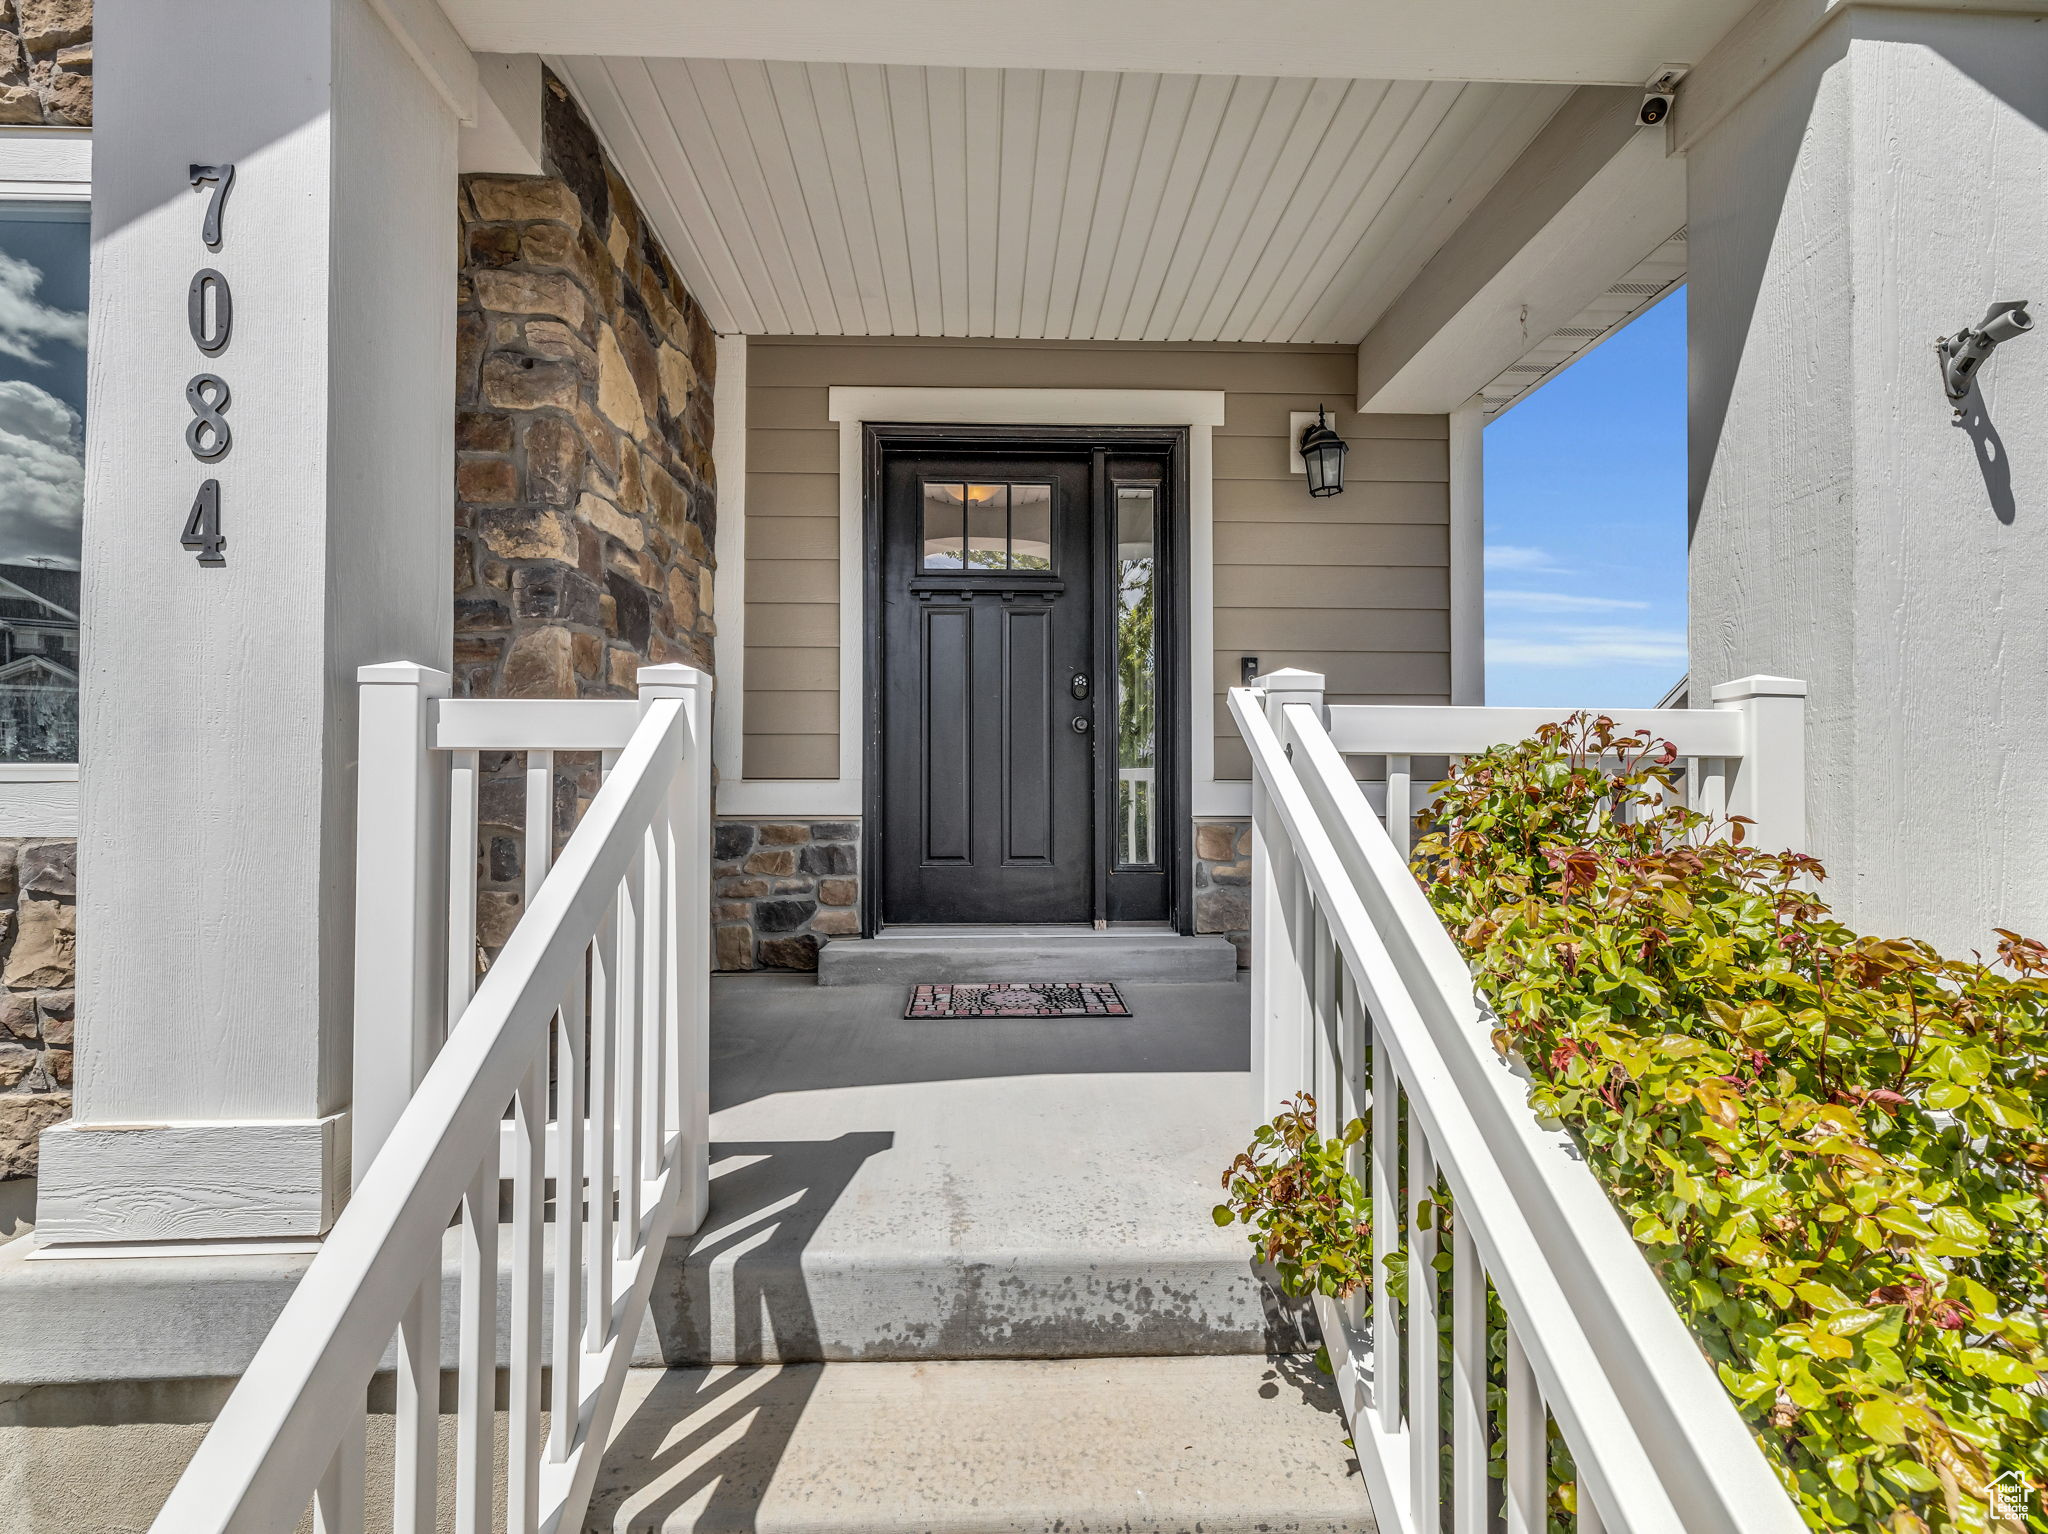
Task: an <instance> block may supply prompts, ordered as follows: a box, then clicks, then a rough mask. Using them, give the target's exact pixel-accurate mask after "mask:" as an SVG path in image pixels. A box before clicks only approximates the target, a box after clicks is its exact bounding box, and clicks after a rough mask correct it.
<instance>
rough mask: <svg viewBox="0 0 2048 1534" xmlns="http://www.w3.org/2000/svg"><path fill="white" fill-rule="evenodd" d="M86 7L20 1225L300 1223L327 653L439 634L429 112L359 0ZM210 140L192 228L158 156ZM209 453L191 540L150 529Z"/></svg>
mask: <svg viewBox="0 0 2048 1534" xmlns="http://www.w3.org/2000/svg"><path fill="white" fill-rule="evenodd" d="M97 22H98V27H97V37H96V48H97V76H98V80H99V83H100V86H101V87H102V90H101V97H102V103H101V109H100V115H99V121H98V123H97V125H96V127H95V130H94V131H95V139H96V143H97V147H98V149H99V151H100V153H99V156H98V159H99V166H98V175H97V179H96V184H95V187H94V207H93V264H92V284H93V312H92V340H91V348H90V354H89V368H90V371H89V388H90V397H91V419H92V422H93V426H92V432H91V435H90V436H89V438H88V439H87V460H86V514H85V543H84V568H85V612H84V624H85V628H84V654H85V667H84V673H83V677H82V682H81V687H82V694H83V703H82V713H83V720H84V740H83V744H82V749H81V757H82V765H81V784H80V806H81V821H82V828H81V845H80V865H81V868H80V877H79V885H80V890H81V894H80V907H79V929H80V932H81V934H82V940H81V945H80V954H79V1003H78V1004H79V1011H80V1016H81V1022H80V1024H79V1027H78V1035H77V1038H78V1043H77V1067H76V1078H77V1079H76V1092H77V1096H76V1110H77V1122H76V1124H75V1125H73V1126H71V1127H69V1128H66V1129H59V1130H53V1131H51V1132H49V1133H47V1134H45V1136H44V1137H43V1142H42V1144H43V1175H42V1179H41V1181H42V1187H41V1190H40V1209H39V1220H38V1228H39V1230H40V1231H41V1232H43V1233H44V1234H46V1235H53V1236H58V1237H61V1238H71V1239H78V1238H92V1237H104V1238H110V1239H118V1238H126V1237H140V1236H218V1235H273V1234H275V1235H291V1234H308V1233H310V1232H311V1231H314V1230H317V1229H318V1228H319V1227H320V1225H321V1224H322V1223H324V1221H325V1219H326V1218H328V1217H329V1216H330V1215H331V1212H332V1210H333V1208H334V1207H335V1205H336V1203H337V1201H338V1195H339V1193H340V1191H341V1190H342V1189H343V1188H345V1186H346V1181H347V1165H346V1157H345V1146H346V1135H345V1134H344V1133H342V1132H341V1126H340V1123H339V1120H338V1117H337V1116H338V1115H339V1114H340V1113H341V1112H342V1111H343V1110H344V1109H345V1108H346V1106H347V1097H348V1090H349V1069H348V1066H349V1048H348V1042H349V1041H348V1025H349V1016H350V976H351V948H350V942H349V921H350V913H351V910H352V902H351V898H350V892H351V887H352V878H353V856H354V792H355V790H354V759H355V696H356V689H355V673H356V668H357V667H358V666H360V665H362V664H365V663H368V662H375V661H384V660H392V659H400V658H402V659H409V660H418V661H423V662H427V663H429V664H439V665H443V666H445V665H446V664H447V657H448V652H449V647H450V643H451V626H452V616H451V610H450V600H449V596H448V592H449V587H450V566H451V560H452V555H451V528H452V495H453V490H452V480H453V445H452V440H451V434H450V426H449V411H450V401H451V400H452V398H453V389H454V302H453V294H454V287H455V270H456V228H455V220H454V206H455V203H454V198H455V138H456V123H455V117H454V114H453V112H452V110H451V109H450V106H449V104H448V102H447V101H446V100H445V99H444V96H443V95H442V94H441V93H440V92H438V91H437V90H436V88H435V87H434V86H433V85H432V84H431V83H430V81H429V80H428V78H427V77H426V75H425V74H423V73H422V71H421V70H420V68H419V67H418V65H417V64H416V63H415V61H414V59H413V57H412V56H411V55H410V54H409V53H408V52H407V50H406V49H405V47H403V46H402V45H401V43H400V41H399V39H398V38H397V37H396V36H395V35H394V34H393V32H392V31H391V29H390V28H389V26H387V24H386V23H385V22H384V21H383V20H381V19H380V18H379V16H378V14H377V13H376V12H375V11H373V10H372V9H371V7H370V5H369V4H368V3H367V0H322V3H318V4H294V5H288V6H280V5H276V4H273V3H270V0H180V3H179V4H178V5H175V6H164V5H160V4H158V3H156V0H102V3H101V5H100V7H99V12H98V17H97ZM223 161H232V162H233V163H234V164H235V167H236V174H235V180H234V184H233V188H232V190H231V191H230V192H229V194H228V195H227V197H226V199H225V202H224V216H223V221H222V239H221V242H220V247H219V249H218V250H209V249H208V248H207V246H206V245H205V244H204V243H202V238H201V219H202V216H203V213H204V209H205V205H206V201H207V198H206V195H205V194H204V193H202V192H198V191H195V190H193V188H192V187H191V186H190V185H189V184H188V179H187V172H188V167H189V166H190V165H191V164H193V163H195V162H199V163H208V164H211V163H217V162H223ZM203 267H212V268H214V269H216V270H218V271H219V272H221V273H222V274H223V276H224V277H225V278H226V279H227V281H228V282H229V284H231V286H232V290H233V295H234V324H233V331H232V335H231V336H230V338H229V340H228V343H227V345H226V347H225V348H224V349H223V350H222V351H221V352H220V353H219V354H218V355H217V356H211V357H209V356H207V355H205V354H204V353H202V352H201V351H200V349H199V348H198V347H197V346H196V345H195V344H194V341H193V338H192V337H191V335H190V334H188V332H187V321H186V289H187V284H188V282H189V281H190V280H191V278H192V275H193V273H194V272H196V271H198V270H199V269H200V268H203ZM199 373H214V374H217V375H218V376H220V377H221V378H222V379H224V380H226V382H227V383H228V384H229V386H230V387H231V389H232V391H233V393H232V400H231V403H230V404H229V406H228V408H227V411H226V418H227V420H228V421H229V423H230V424H231V426H232V428H233V445H232V447H231V448H230V450H229V451H228V452H227V454H226V455H225V456H224V457H222V458H221V459H219V460H218V461H217V462H216V463H212V464H207V463H202V462H199V461H197V460H195V458H194V456H193V454H192V453H191V451H189V450H188V446H187V442H186V438H185V431H186V427H187V425H188V423H189V422H190V421H191V419H192V414H191V411H190V410H189V409H188V408H187V404H186V396H185V390H186V383H187V380H188V379H190V378H191V377H193V375H195V374H199ZM209 477H210V478H216V479H218V480H219V481H220V486H221V513H222V530H223V531H224V532H225V534H226V536H227V547H226V559H227V563H226V565H225V567H224V568H218V569H208V568H204V567H202V566H200V565H199V564H197V563H196V562H195V560H194V558H193V555H192V554H191V553H190V552H188V551H186V550H185V549H183V548H182V547H180V542H179V535H180V533H181V532H182V530H183V527H184V523H185V518H186V515H187V511H188V509H189V508H190V506H191V505H192V502H193V499H194V496H195V495H196V493H197V492H198V490H199V487H200V484H201V483H202V481H204V480H205V479H207V478H209ZM114 1126H124V1127H123V1128H122V1131H121V1132H118V1133H115V1132H103V1127H104V1129H105V1130H107V1131H111V1130H112V1128H113V1127H114ZM138 1126H140V1128H138Z"/></svg>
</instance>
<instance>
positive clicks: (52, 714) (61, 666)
mask: <svg viewBox="0 0 2048 1534" xmlns="http://www.w3.org/2000/svg"><path fill="white" fill-rule="evenodd" d="M0 760H4V761H12V762H75V761H77V760H78V572H77V571H76V570H58V569H50V568H45V567H43V566H40V565H18V564H0Z"/></svg>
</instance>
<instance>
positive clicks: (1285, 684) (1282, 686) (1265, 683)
mask: <svg viewBox="0 0 2048 1534" xmlns="http://www.w3.org/2000/svg"><path fill="white" fill-rule="evenodd" d="M1325 680H1326V678H1325V677H1324V676H1323V674H1322V672H1320V671H1302V670H1299V669H1297V668H1296V667H1293V666H1282V667H1281V668H1280V669H1279V670H1278V671H1266V672H1261V673H1260V674H1259V676H1258V677H1257V678H1256V679H1255V680H1254V681H1253V683H1252V685H1253V686H1254V687H1257V688H1258V689H1260V690H1261V691H1262V692H1321V691H1322V690H1323V684H1324V682H1325Z"/></svg>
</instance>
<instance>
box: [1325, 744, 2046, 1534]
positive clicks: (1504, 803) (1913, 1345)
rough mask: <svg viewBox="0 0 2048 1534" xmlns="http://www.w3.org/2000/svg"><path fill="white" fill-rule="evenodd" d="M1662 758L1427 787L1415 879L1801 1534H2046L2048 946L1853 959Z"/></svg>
mask: <svg viewBox="0 0 2048 1534" xmlns="http://www.w3.org/2000/svg"><path fill="white" fill-rule="evenodd" d="M1617 753H1618V754H1619V760H1620V769H1619V771H1618V772H1615V771H1606V772H1603V771H1602V770H1601V767H1600V763H1601V761H1602V759H1603V757H1605V758H1607V759H1609V760H1610V762H1611V761H1612V760H1613V758H1614V757H1615V755H1616V754H1617ZM1675 757H1676V753H1675V751H1674V750H1673V749H1672V748H1671V747H1670V746H1669V745H1668V744H1663V743H1655V742H1651V741H1649V740H1646V739H1642V738H1639V737H1626V736H1623V735H1621V733H1620V732H1619V731H1618V730H1617V729H1616V727H1615V726H1614V724H1613V722H1612V721H1610V720H1607V719H1604V718H1590V717H1588V716H1585V715H1579V716H1575V717H1574V718H1573V719H1571V720H1569V721H1567V722H1566V723H1565V724H1563V725H1547V726H1545V727H1544V728H1543V729H1542V730H1541V731H1540V732H1539V733H1538V734H1537V735H1536V736H1535V737H1534V738H1533V739H1531V740H1528V741H1524V742H1522V743H1520V744H1518V745H1513V746H1504V747H1500V748H1497V749H1495V750H1492V751H1489V752H1487V753H1485V754H1483V755H1480V756H1475V757H1471V758H1468V759H1467V760H1466V761H1465V762H1464V763H1463V764H1462V765H1461V767H1460V768H1459V769H1458V770H1457V771H1456V772H1455V773H1454V774H1453V775H1452V777H1451V778H1450V780H1449V781H1448V782H1447V783H1446V784H1444V785H1443V786H1442V787H1441V790H1440V793H1439V797H1438V799H1437V802H1436V808H1435V811H1434V814H1435V816H1436V817H1437V823H1436V826H1435V828H1434V829H1433V831H1432V833H1431V834H1430V835H1428V836H1427V837H1425V838H1424V839H1423V840H1422V842H1421V843H1420V844H1419V846H1418V848H1417V854H1416V868H1417V872H1418V874H1419V876H1420V877H1421V878H1422V880H1423V882H1424V884H1425V886H1426V887H1427V889H1428V892H1429V898H1430V902H1431V904H1432V905H1433V906H1434V907H1435V910H1436V912H1437V915H1438V916H1439V917H1440V918H1441V919H1442V921H1443V922H1444V924H1445V925H1446V926H1447V927H1448V928H1449V929H1450V931H1451V933H1452V935H1453V936H1454V937H1455V938H1456V940H1457V941H1458V943H1459V946H1460V947H1461V948H1462V950H1463V951H1464V953H1465V955H1466V957H1467V959H1468V960H1469V962H1470V963H1471V965H1472V969H1473V973H1474V976H1475V978H1476V980H1477V982H1478V985H1479V988H1480V991H1481V992H1482V994H1483V995H1484V996H1486V998H1487V999H1488V1000H1489V1002H1490V1003H1491V1004H1492V1007H1493V1009H1494V1012H1495V1015H1496V1018H1497V1021H1498V1024H1499V1026H1498V1028H1497V1030H1496V1032H1495V1035H1494V1042H1495V1045H1496V1047H1497V1048H1499V1049H1500V1050H1501V1051H1503V1052H1504V1053H1507V1052H1512V1053H1514V1054H1516V1055H1518V1056H1519V1057H1520V1058H1521V1059H1522V1061H1523V1062H1524V1063H1525V1064H1526V1066H1527V1068H1528V1070H1529V1072H1530V1074H1531V1078H1532V1085H1531V1090H1530V1101H1531V1104H1532V1106H1533V1107H1534V1108H1535V1109H1536V1111H1537V1112H1538V1113H1540V1114H1542V1115H1544V1116H1546V1117H1549V1118H1554V1119H1556V1120H1557V1121H1559V1122H1561V1123H1563V1124H1564V1125H1565V1126H1566V1127H1567V1128H1568V1129H1569V1131H1570V1132H1571V1133H1572V1134H1573V1135H1574V1136H1575V1137H1576V1139H1577V1140H1578V1142H1579V1143H1580V1145H1581V1146H1582V1147H1583V1148H1584V1150H1585V1152H1586V1154H1587V1157H1588V1160H1589V1162H1590V1164H1591V1166H1592V1167H1593V1169H1594V1171H1595V1172H1596V1174H1597V1175H1598V1176H1599V1177H1600V1179H1601V1181H1602V1183H1603V1184H1604V1185H1605V1187H1606V1188H1607V1191H1608V1193H1609V1195H1610V1196H1611V1197H1612V1198H1613V1200H1614V1202H1615V1205H1616V1206H1617V1208H1619V1210H1620V1211H1621V1213H1622V1216H1623V1218H1624V1219H1626V1220H1627V1221H1628V1222H1629V1224H1630V1226H1631V1227H1632V1229H1633V1230H1634V1233H1635V1236H1636V1239H1637V1240H1638V1241H1639V1242H1640V1243H1641V1244H1642V1246H1643V1249H1644V1251H1645V1254H1646V1255H1647V1256H1648V1258H1649V1260H1650V1262H1651V1264H1652V1265H1653V1267H1654V1268H1655V1270H1656V1271H1657V1273H1658V1274H1659V1276H1660V1277H1661V1278H1662V1280H1663V1282H1664V1286H1665V1289H1666V1291H1667V1292H1668V1293H1669V1294H1670V1296H1671V1298H1672V1301H1673V1303H1674V1304H1675V1305H1676V1306H1677V1307H1678V1309H1679V1311H1680V1312H1681V1313H1682V1314H1683V1315H1684V1317H1685V1319H1686V1321H1687V1322H1688V1323H1689V1324H1690V1326H1691V1327H1692V1329H1693V1332H1694V1334H1695V1335H1696V1336H1697V1337H1698V1339H1699V1341H1700V1344H1701V1346H1702V1347H1703V1348H1704V1349H1705V1351H1706V1352H1707V1354H1708V1356H1709V1357H1710V1358H1711V1359H1712V1360H1713V1362H1714V1363H1715V1364H1716V1365H1717V1367H1718V1368H1719V1371H1720V1375H1721V1378H1722V1380H1723V1381H1724V1383H1725V1384H1726V1385H1727V1387H1728V1389H1729V1391H1730V1393H1731V1394H1732V1395H1733V1396H1734V1398H1735V1400H1736V1402H1737V1404H1738V1406H1739V1407H1740V1409H1741V1410H1742V1412H1743V1414H1744V1416H1745V1417H1746V1419H1747V1420H1748V1422H1749V1423H1750V1425H1751V1427H1752V1429H1753V1430H1754V1431H1755V1433H1756V1435H1757V1438H1758V1440H1759V1442H1760V1443H1761V1444H1762V1445H1763V1447H1764V1450H1765V1452H1766V1453H1767V1455H1768V1456H1769V1458H1770V1460H1771V1462H1772V1463H1773V1465H1774V1466H1775V1467H1776V1468H1777V1470H1778V1473H1779V1475H1780V1477H1781V1478H1782V1479H1783V1481H1784V1483H1785V1485H1786V1486H1787V1488H1788V1489H1789V1490H1790V1491H1791V1493H1792V1495H1793V1496H1794V1497H1795V1499H1796V1500H1797V1502H1798V1504H1799V1506H1800V1507H1801V1509H1802V1510H1803V1511H1804V1513H1805V1515H1806V1518H1807V1520H1808V1522H1809V1523H1810V1524H1811V1525H1812V1526H1813V1527H1815V1528H1817V1529H1856V1530H1868V1531H1877V1530H1883V1531H1886V1534H1919V1531H1923V1530H1928V1529H1933V1530H1956V1531H1959V1534H1978V1531H1990V1530H2000V1529H2003V1530H2019V1529H2022V1528H2024V1529H2028V1530H2033V1531H2037V1534H2039V1531H2048V1511H2044V1508H2043V1489H2044V1485H2048V1447H2044V1446H2048V1389H2044V1384H2043V1381H2044V1377H2048V1351H2044V1346H2043V1340H2044V1331H2048V1145H2044V1143H2043V1142H2044V1121H2048V948H2044V947H2043V946H2042V945H2041V944H2039V943H2036V942H2033V941H2030V940H2028V939H2025V938H2021V937H2018V936H2016V935H2015V934H2012V933H2009V932H2003V931H2001V932H2000V934H1999V939H2000V941H1999V945H1998V954H1997V956H1998V965H1997V966H1993V965H1990V964H1986V963H1983V962H1981V961H1978V960H1971V961H1958V960H1951V959H1944V958H1943V957H1941V956H1940V955H1939V954H1937V953H1936V952H1935V951H1934V950H1933V949H1932V948H1930V947H1928V946H1927V945H1926V944H1924V943H1919V942H1914V941H1911V940H1907V939H1876V938H1868V937H1861V936H1858V935H1857V934H1856V933H1854V932H1851V931H1850V930H1849V929H1848V928H1846V927H1844V926H1843V925H1842V924H1841V923H1839V922H1837V921H1835V920H1834V919H1833V918H1832V917H1830V915H1829V914H1828V910H1827V907H1826V906H1825V905H1823V904H1822V903H1821V901H1820V900H1819V899H1818V898H1816V896H1815V894H1814V893H1813V891H1814V889H1815V887H1816V886H1817V884H1818V882H1819V881H1820V880H1821V879H1822V878H1823V877H1824V875H1823V870H1822V869H1821V867H1820V865H1819V864H1818V863H1816V862H1815V861H1814V860H1813V859H1812V858H1809V857H1804V856H1801V855H1798V854H1794V853H1771V852H1767V851H1763V850H1760V849H1757V848H1753V847H1750V846H1748V845H1746V844H1745V843H1744V823H1743V822H1741V821H1740V819H1739V818H1738V819H1737V820H1735V821H1733V822H1730V823H1728V824H1726V825H1720V826H1710V825H1708V824H1707V823H1706V821H1705V820H1704V818H1703V817H1701V816H1700V815H1698V814H1695V813H1693V812H1691V811H1688V810H1684V809H1681V808H1676V807H1671V806H1667V805H1666V803H1665V801H1666V799H1667V798H1668V795H1667V792H1666V779H1667V777H1668V774H1669V773H1670V771H1671V769H1672V764H1673V762H1674V761H1675ZM2016 829H2017V831H2018V832H2019V833H2021V834H2028V833H2027V832H2026V828H2024V827H2022V828H2016ZM1322 1260H1323V1259H1319V1263H1320V1262H1321V1261H1322ZM2001 1478H2003V1479H2001ZM1994 1483H1996V1484H1997V1486H1998V1487H1999V1489H2000V1490H2001V1491H2003V1492H2004V1493H2005V1496H2004V1498H2003V1505H2004V1506H2005V1507H2006V1508H2007V1509H2008V1516H2000V1514H1999V1513H1998V1511H1997V1510H1996V1509H1997V1506H1998V1505H1999V1503H1998V1502H1996V1501H1995V1500H1994V1499H1995V1493H1994ZM2013 1512H2016V1513H2017V1515H2018V1516H2017V1518H2015V1517H2013V1516H2010V1514H2011V1513H2013Z"/></svg>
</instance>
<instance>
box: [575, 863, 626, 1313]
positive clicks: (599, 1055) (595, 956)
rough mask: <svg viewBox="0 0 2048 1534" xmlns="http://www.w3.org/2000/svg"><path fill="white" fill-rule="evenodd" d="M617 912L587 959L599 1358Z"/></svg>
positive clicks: (592, 1306)
mask: <svg viewBox="0 0 2048 1534" xmlns="http://www.w3.org/2000/svg"><path fill="white" fill-rule="evenodd" d="M618 932H619V911H618V905H617V903H616V901H615V902H614V903H613V904H612V905H611V906H610V907H608V908H607V909H606V910H605V913H604V918H603V920H601V921H600V922H599V923H598V926H597V940H596V941H595V942H594V943H592V944H591V947H590V955H591V964H590V1106H589V1115H590V1117H589V1126H590V1127H589V1135H590V1220H589V1226H590V1294H589V1297H588V1299H587V1301H586V1303H585V1309H584V1315H585V1317H586V1321H585V1326H584V1339H585V1341H584V1345H585V1347H586V1348H588V1350H589V1351H590V1352H593V1353H595V1352H597V1351H598V1350H599V1349H600V1348H602V1347H603V1346H604V1345H605V1342H606V1341H607V1340H608V1339H609V1338H610V1336H611V1317H612V1218H613V1215H612V1115H613V1113H614V1111H615V1110H616V1108H617V1104H618V1067H617V1064H616V1063H615V1059H614V1056H615V1054H616V1052H617V1047H618V1043H617V1041H618V1036H619V988H620V980H621V977H620V974H619V936H618Z"/></svg>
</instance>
